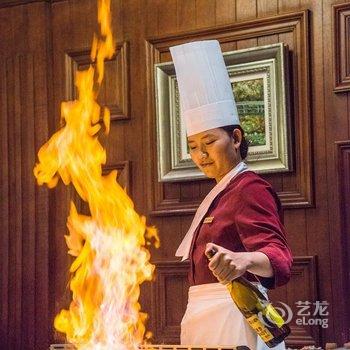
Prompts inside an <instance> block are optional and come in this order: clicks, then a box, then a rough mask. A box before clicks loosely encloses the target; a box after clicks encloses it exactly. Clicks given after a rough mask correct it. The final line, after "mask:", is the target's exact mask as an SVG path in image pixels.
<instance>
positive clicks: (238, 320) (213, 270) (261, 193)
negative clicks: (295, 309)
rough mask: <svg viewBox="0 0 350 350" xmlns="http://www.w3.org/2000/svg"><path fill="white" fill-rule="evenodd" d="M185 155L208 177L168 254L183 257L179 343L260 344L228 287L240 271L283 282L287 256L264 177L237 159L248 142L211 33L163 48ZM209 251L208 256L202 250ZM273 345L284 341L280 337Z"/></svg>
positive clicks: (269, 282) (273, 283) (262, 285)
mask: <svg viewBox="0 0 350 350" xmlns="http://www.w3.org/2000/svg"><path fill="white" fill-rule="evenodd" d="M170 52H171V55H172V58H173V61H174V64H175V70H176V77H177V82H178V87H179V93H180V109H181V117H182V118H183V121H184V124H185V127H186V132H187V141H188V145H189V149H190V155H191V158H192V160H193V161H194V163H195V164H196V165H197V166H198V167H199V168H200V170H201V171H203V172H204V173H205V174H206V175H207V176H208V177H209V178H212V179H215V181H216V185H215V187H214V188H213V189H212V190H211V191H210V192H209V194H208V195H207V196H206V197H205V199H204V200H203V202H202V203H201V204H200V206H199V208H198V210H197V212H196V215H195V217H194V219H193V222H192V224H191V226H190V229H189V231H188V232H187V234H186V235H185V237H184V239H183V241H182V242H181V244H180V246H179V248H178V249H177V252H176V256H181V257H182V260H186V259H189V261H190V272H189V281H190V289H189V298H188V305H187V309H186V312H185V315H184V317H183V319H182V322H181V344H183V345H198V346H200V345H206V346H218V345H220V346H237V345H245V346H248V347H249V348H250V349H258V350H263V349H268V347H267V346H266V345H265V343H264V342H263V341H262V340H261V339H260V337H258V336H257V334H256V333H255V331H254V330H253V329H251V328H250V326H249V325H248V323H247V321H246V319H245V318H244V316H243V315H242V314H241V312H240V311H239V310H238V309H237V307H236V306H235V304H234V302H233V301H232V298H231V297H230V295H229V292H228V290H227V287H226V286H225V285H226V284H227V283H229V282H230V281H232V280H233V279H235V278H237V277H239V276H242V275H244V276H245V277H247V278H248V279H250V280H252V281H256V283H257V286H258V288H259V289H260V290H261V291H262V292H263V293H266V291H267V289H271V288H275V287H278V286H281V285H283V284H285V283H287V282H288V280H289V278H290V269H291V263H292V256H291V252H290V249H289V247H288V245H287V241H286V236H285V229H284V227H283V224H282V222H281V204H280V201H279V199H278V197H277V195H276V194H275V192H274V190H273V189H272V187H271V185H270V184H269V183H268V182H266V181H265V180H263V179H262V178H261V177H260V176H259V175H257V174H256V173H254V172H253V171H250V170H249V169H248V167H247V165H246V164H245V163H244V159H245V158H246V156H247V152H248V143H247V140H246V139H245V137H244V130H243V129H242V128H241V126H240V122H239V119H238V113H237V108H236V104H235V100H234V97H233V93H232V87H231V83H230V80H229V76H228V74H227V69H226V67H225V63H224V59H223V56H222V53H221V49H220V45H219V43H218V41H216V40H209V41H197V42H191V43H187V44H183V45H178V46H174V47H171V48H170ZM213 247H214V248H215V249H216V250H217V253H216V254H215V256H214V257H213V258H212V259H211V260H210V262H209V261H208V259H207V257H206V253H207V252H208V251H209V250H210V249H212V248H213ZM274 349H278V350H282V349H285V345H284V342H282V343H280V344H279V345H277V346H276V347H275V348H274Z"/></svg>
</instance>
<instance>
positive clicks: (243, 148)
mask: <svg viewBox="0 0 350 350" xmlns="http://www.w3.org/2000/svg"><path fill="white" fill-rule="evenodd" d="M221 129H223V130H225V131H226V132H227V134H228V136H230V137H232V131H233V130H234V129H238V130H240V131H241V133H242V142H241V145H240V146H239V151H240V153H241V158H242V159H246V158H247V155H248V147H249V142H248V141H247V139H246V138H245V137H244V130H243V129H242V127H241V126H240V125H227V126H222V127H221Z"/></svg>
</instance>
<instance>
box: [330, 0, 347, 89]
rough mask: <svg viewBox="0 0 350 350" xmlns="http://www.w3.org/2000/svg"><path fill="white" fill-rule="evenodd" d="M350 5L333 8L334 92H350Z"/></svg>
mask: <svg viewBox="0 0 350 350" xmlns="http://www.w3.org/2000/svg"><path fill="white" fill-rule="evenodd" d="M349 28H350V4H340V5H334V6H333V56H334V58H333V62H334V63H333V64H334V72H333V75H334V91H336V92H338V91H348V90H350V66H349V64H350V63H349V62H350V57H349V53H350V48H349V39H348V38H349V34H350V33H349Z"/></svg>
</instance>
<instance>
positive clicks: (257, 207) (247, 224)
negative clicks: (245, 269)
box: [235, 179, 293, 289]
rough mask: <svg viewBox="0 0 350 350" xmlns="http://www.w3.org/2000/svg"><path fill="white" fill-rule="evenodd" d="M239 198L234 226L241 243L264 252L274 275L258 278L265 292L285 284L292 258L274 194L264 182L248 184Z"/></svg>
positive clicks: (251, 250)
mask: <svg viewBox="0 0 350 350" xmlns="http://www.w3.org/2000/svg"><path fill="white" fill-rule="evenodd" d="M239 196H240V199H241V200H240V207H239V208H238V210H237V215H236V218H235V224H236V229H237V232H238V234H239V236H240V239H241V241H242V244H243V246H244V247H245V249H246V250H247V251H249V252H253V251H258V252H262V253H264V254H265V255H266V256H267V257H268V258H269V260H270V263H271V266H272V269H273V272H274V274H273V277H270V278H265V277H261V276H257V277H258V278H259V280H260V282H261V284H262V285H263V286H264V287H266V288H268V289H272V288H276V287H278V286H282V285H284V284H286V283H287V282H288V281H289V279H290V275H291V265H292V260H293V259H292V254H291V251H290V249H289V247H288V244H287V240H286V234H285V229H284V226H283V224H282V222H281V219H280V215H279V202H278V199H277V195H276V194H275V193H274V191H273V189H272V188H271V186H270V185H268V184H267V183H266V182H265V181H264V180H262V179H261V180H260V179H257V180H254V181H251V182H249V183H247V184H246V185H245V186H244V187H243V188H242V190H241V191H240V194H239Z"/></svg>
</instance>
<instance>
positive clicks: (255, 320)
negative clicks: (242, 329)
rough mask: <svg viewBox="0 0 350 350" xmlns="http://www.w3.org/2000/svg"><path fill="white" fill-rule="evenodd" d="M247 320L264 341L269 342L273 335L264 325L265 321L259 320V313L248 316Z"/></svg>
mask: <svg viewBox="0 0 350 350" xmlns="http://www.w3.org/2000/svg"><path fill="white" fill-rule="evenodd" d="M247 321H248V323H249V325H250V327H252V328H253V329H254V330H255V332H256V333H257V334H258V335H259V336H260V338H261V339H262V340H263V341H264V342H268V341H270V340H272V339H273V335H272V334H271V332H270V331H269V330H268V329H267V328H266V326H264V325H263V323H262V322H261V321H260V320H259V317H258V316H257V315H253V316H250V317H248V318H247Z"/></svg>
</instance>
